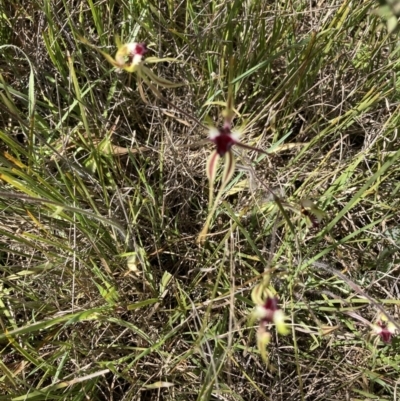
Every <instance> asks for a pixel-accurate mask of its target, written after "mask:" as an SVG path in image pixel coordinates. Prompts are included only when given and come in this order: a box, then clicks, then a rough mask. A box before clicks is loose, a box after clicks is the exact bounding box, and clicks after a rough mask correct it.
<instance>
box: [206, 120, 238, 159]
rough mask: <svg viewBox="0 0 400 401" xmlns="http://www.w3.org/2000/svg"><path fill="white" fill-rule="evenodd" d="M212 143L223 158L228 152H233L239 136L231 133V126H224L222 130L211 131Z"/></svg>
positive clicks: (212, 129)
mask: <svg viewBox="0 0 400 401" xmlns="http://www.w3.org/2000/svg"><path fill="white" fill-rule="evenodd" d="M210 141H211V142H213V143H214V144H215V146H216V148H217V153H218V154H219V155H220V156H221V157H223V156H225V153H226V152H229V151H230V150H231V147H232V146H233V145H235V144H237V143H238V142H239V141H238V135H237V134H236V133H233V132H231V129H230V127H229V126H224V127H222V128H221V129H217V128H211V129H210Z"/></svg>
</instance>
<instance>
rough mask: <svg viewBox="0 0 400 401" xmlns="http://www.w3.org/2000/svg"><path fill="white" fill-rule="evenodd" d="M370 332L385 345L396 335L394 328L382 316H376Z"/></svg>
mask: <svg viewBox="0 0 400 401" xmlns="http://www.w3.org/2000/svg"><path fill="white" fill-rule="evenodd" d="M372 330H373V333H374V334H377V335H378V336H379V337H380V338H381V339H382V341H383V342H385V343H387V344H390V342H391V341H392V337H393V336H394V335H395V334H396V333H397V329H396V326H395V325H394V324H393V323H392V322H390V321H389V320H388V318H387V317H386V316H385V315H384V314H380V315H379V316H378V319H377V321H376V324H374V325H372Z"/></svg>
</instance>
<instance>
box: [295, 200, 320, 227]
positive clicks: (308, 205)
mask: <svg viewBox="0 0 400 401" xmlns="http://www.w3.org/2000/svg"><path fill="white" fill-rule="evenodd" d="M300 207H301V213H302V214H303V215H304V216H306V217H307V220H308V224H309V225H310V226H311V227H313V228H318V227H319V226H320V224H321V222H322V220H323V219H324V217H325V216H326V214H325V212H324V211H322V210H321V209H319V208H318V207H317V206H316V205H315V203H314V202H313V201H312V200H310V199H302V200H301V201H300Z"/></svg>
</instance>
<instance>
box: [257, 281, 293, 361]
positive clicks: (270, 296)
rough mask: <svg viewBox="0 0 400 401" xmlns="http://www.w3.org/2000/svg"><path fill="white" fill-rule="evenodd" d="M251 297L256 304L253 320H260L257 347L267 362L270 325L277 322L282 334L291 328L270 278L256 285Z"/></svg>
mask: <svg viewBox="0 0 400 401" xmlns="http://www.w3.org/2000/svg"><path fill="white" fill-rule="evenodd" d="M251 298H252V300H253V302H254V304H255V305H256V306H255V309H254V312H253V315H252V320H255V319H257V320H258V322H259V326H258V331H257V347H258V349H259V351H260V354H261V357H262V359H263V360H264V361H265V362H267V360H268V357H267V351H266V348H267V345H268V344H269V342H270V340H271V333H270V331H269V326H270V325H271V324H275V327H276V329H277V331H278V333H279V334H281V335H287V334H289V329H288V327H287V324H286V323H285V314H284V313H283V311H282V310H281V309H280V308H279V306H278V297H277V296H276V295H275V294H274V293H273V292H272V290H271V289H270V288H269V278H267V279H266V280H264V281H263V282H262V283H260V284H258V285H257V286H256V287H254V289H253V291H252V293H251Z"/></svg>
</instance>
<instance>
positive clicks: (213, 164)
mask: <svg viewBox="0 0 400 401" xmlns="http://www.w3.org/2000/svg"><path fill="white" fill-rule="evenodd" d="M235 113H236V112H235V110H234V107H233V99H232V95H231V90H230V91H229V94H228V101H227V104H226V109H225V110H224V111H223V113H222V115H223V116H224V123H223V126H222V127H221V128H217V127H215V125H214V124H213V122H212V120H211V119H210V118H207V119H206V122H205V125H206V126H207V127H208V130H209V140H210V141H211V142H212V143H213V144H214V145H215V149H214V151H213V152H212V153H211V155H210V156H209V158H208V159H207V165H206V172H207V178H208V181H209V205H210V207H211V210H210V212H209V214H208V216H207V219H206V222H205V224H204V227H203V229H202V231H201V232H200V234H199V236H198V238H197V242H199V243H202V242H204V240H205V238H206V236H207V233H208V228H209V226H210V223H211V219H212V216H213V215H214V212H215V210H216V208H217V205H218V202H219V200H220V198H221V196H222V193H223V191H224V189H225V187H226V185H227V184H228V182H229V180H230V179H231V178H232V175H233V173H234V171H235V165H236V162H235V157H234V154H233V151H232V146H233V145H236V146H239V147H242V148H245V149H249V150H255V151H256V152H259V153H264V154H267V153H266V152H264V151H263V150H262V149H259V148H256V147H253V146H250V145H245V144H243V143H241V142H240V141H239V139H240V137H241V135H242V133H243V131H244V129H245V126H242V127H240V128H238V129H236V130H234V129H232V123H233V119H234V116H235ZM221 158H224V170H223V173H222V182H221V186H220V188H219V191H218V194H217V196H216V197H215V200H214V197H213V194H214V182H215V178H216V175H217V167H218V162H219V160H220V159H221Z"/></svg>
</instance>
